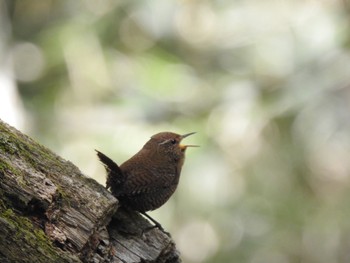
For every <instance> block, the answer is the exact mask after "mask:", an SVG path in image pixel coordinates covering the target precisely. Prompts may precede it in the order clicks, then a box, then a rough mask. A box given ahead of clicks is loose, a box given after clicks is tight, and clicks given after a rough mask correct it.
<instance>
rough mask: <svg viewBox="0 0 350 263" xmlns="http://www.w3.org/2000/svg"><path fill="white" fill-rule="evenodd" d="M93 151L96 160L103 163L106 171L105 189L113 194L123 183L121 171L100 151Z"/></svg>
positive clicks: (123, 178)
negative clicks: (96, 157)
mask: <svg viewBox="0 0 350 263" xmlns="http://www.w3.org/2000/svg"><path fill="white" fill-rule="evenodd" d="M95 151H96V152H97V156H98V158H99V159H100V161H101V162H102V163H103V165H104V166H105V168H106V171H107V182H106V188H107V189H108V188H111V190H112V192H113V191H114V189H117V188H119V187H118V186H120V185H121V184H122V183H123V182H124V181H125V176H124V174H123V172H122V170H121V169H120V168H119V166H118V164H116V163H115V162H114V161H113V160H111V159H110V158H109V157H107V156H106V155H104V154H103V153H101V152H100V151H97V150H95Z"/></svg>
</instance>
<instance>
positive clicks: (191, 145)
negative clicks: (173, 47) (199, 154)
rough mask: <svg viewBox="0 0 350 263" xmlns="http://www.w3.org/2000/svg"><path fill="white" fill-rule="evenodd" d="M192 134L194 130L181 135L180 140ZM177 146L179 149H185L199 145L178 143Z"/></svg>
mask: <svg viewBox="0 0 350 263" xmlns="http://www.w3.org/2000/svg"><path fill="white" fill-rule="evenodd" d="M192 134H195V132H190V133H187V134H184V135H181V140H182V139H183V138H186V137H188V136H190V135H192ZM179 146H180V149H181V150H186V148H187V147H199V145H193V144H188V145H183V144H180V145H179Z"/></svg>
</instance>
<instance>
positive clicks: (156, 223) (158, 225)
mask: <svg viewBox="0 0 350 263" xmlns="http://www.w3.org/2000/svg"><path fill="white" fill-rule="evenodd" d="M140 213H141V214H142V215H143V216H145V217H147V218H148V219H149V220H150V221H152V223H153V224H154V226H150V227H147V228H146V229H144V231H143V232H146V231H148V230H151V229H153V228H156V227H157V228H158V229H159V230H160V231H162V232H163V233H164V234H166V235H168V236H170V234H169V233H168V232H166V231H165V230H164V228H163V227H162V225H161V224H160V223H159V222H157V221H156V220H154V219H153V218H152V217H151V216H149V215H148V214H146V212H140Z"/></svg>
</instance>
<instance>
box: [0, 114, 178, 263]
mask: <svg viewBox="0 0 350 263" xmlns="http://www.w3.org/2000/svg"><path fill="white" fill-rule="evenodd" d="M150 226H151V225H150V223H149V222H148V221H147V220H146V219H145V218H144V217H142V216H141V215H140V214H138V213H136V212H134V211H126V210H124V209H123V208H120V207H119V204H118V200H117V199H116V198H115V197H113V196H112V195H111V194H110V192H108V191H107V190H106V189H105V188H104V187H103V186H102V185H100V184H98V183H97V182H96V181H95V180H93V179H91V178H88V177H87V176H85V175H83V174H82V173H81V172H80V170H79V169H78V168H77V167H76V166H75V165H73V164H72V163H71V162H69V161H66V160H64V159H62V158H61V157H59V156H57V155H56V154H54V153H53V152H52V151H50V150H49V149H47V148H46V147H44V146H42V145H40V144H39V143H37V142H35V141H34V140H33V139H31V138H29V137H28V136H26V135H24V134H22V133H21V132H19V131H17V130H16V129H14V128H13V127H10V126H9V125H7V124H5V123H4V122H3V121H1V120H0V262H45V263H47V262H94V263H98V262H123V263H128V262H164V263H176V262H181V259H180V256H179V252H178V251H177V250H176V247H175V243H174V241H173V240H172V239H171V237H170V236H168V235H166V234H165V233H163V232H162V231H160V230H159V229H157V228H153V229H151V230H148V229H149V228H150Z"/></svg>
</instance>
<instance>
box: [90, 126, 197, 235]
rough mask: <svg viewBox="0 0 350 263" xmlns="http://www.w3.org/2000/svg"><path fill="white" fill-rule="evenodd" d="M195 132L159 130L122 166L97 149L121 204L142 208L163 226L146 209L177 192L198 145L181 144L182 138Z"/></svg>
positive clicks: (131, 207) (157, 224)
mask: <svg viewBox="0 0 350 263" xmlns="http://www.w3.org/2000/svg"><path fill="white" fill-rule="evenodd" d="M192 134H194V132H191V133H188V134H185V135H179V134H176V133H172V132H161V133H157V134H155V135H153V136H152V137H151V139H150V140H149V141H148V142H147V143H146V144H145V145H144V146H143V148H142V149H141V150H140V151H139V152H138V153H136V154H135V155H134V156H133V157H131V158H130V159H129V160H127V161H126V162H124V163H123V164H122V165H120V166H118V165H117V164H116V163H115V162H114V161H112V160H111V159H110V158H109V157H107V156H106V155H104V154H103V153H101V152H99V151H96V152H97V156H98V158H99V159H100V161H101V162H102V163H103V164H104V166H105V168H106V171H107V183H106V188H107V189H110V190H111V192H112V194H113V195H114V196H115V197H116V198H117V199H118V200H119V202H120V204H121V206H123V207H126V208H127V209H131V210H134V211H138V212H140V213H141V214H143V215H145V216H146V217H148V218H149V219H150V220H151V221H152V222H153V223H154V224H155V226H156V227H158V228H159V229H161V230H163V228H162V227H161V225H160V224H159V223H158V222H157V221H155V220H154V219H153V218H151V217H150V216H149V215H147V214H146V212H147V211H150V210H154V209H157V208H159V207H160V206H162V205H163V204H164V203H165V202H167V201H168V199H169V198H170V197H171V196H172V194H173V193H174V192H175V190H176V188H177V186H178V183H179V179H180V173H181V168H182V166H183V164H184V160H185V151H186V149H187V147H198V146H197V145H183V144H180V143H181V141H182V139H184V138H186V137H187V136H189V135H192Z"/></svg>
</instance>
